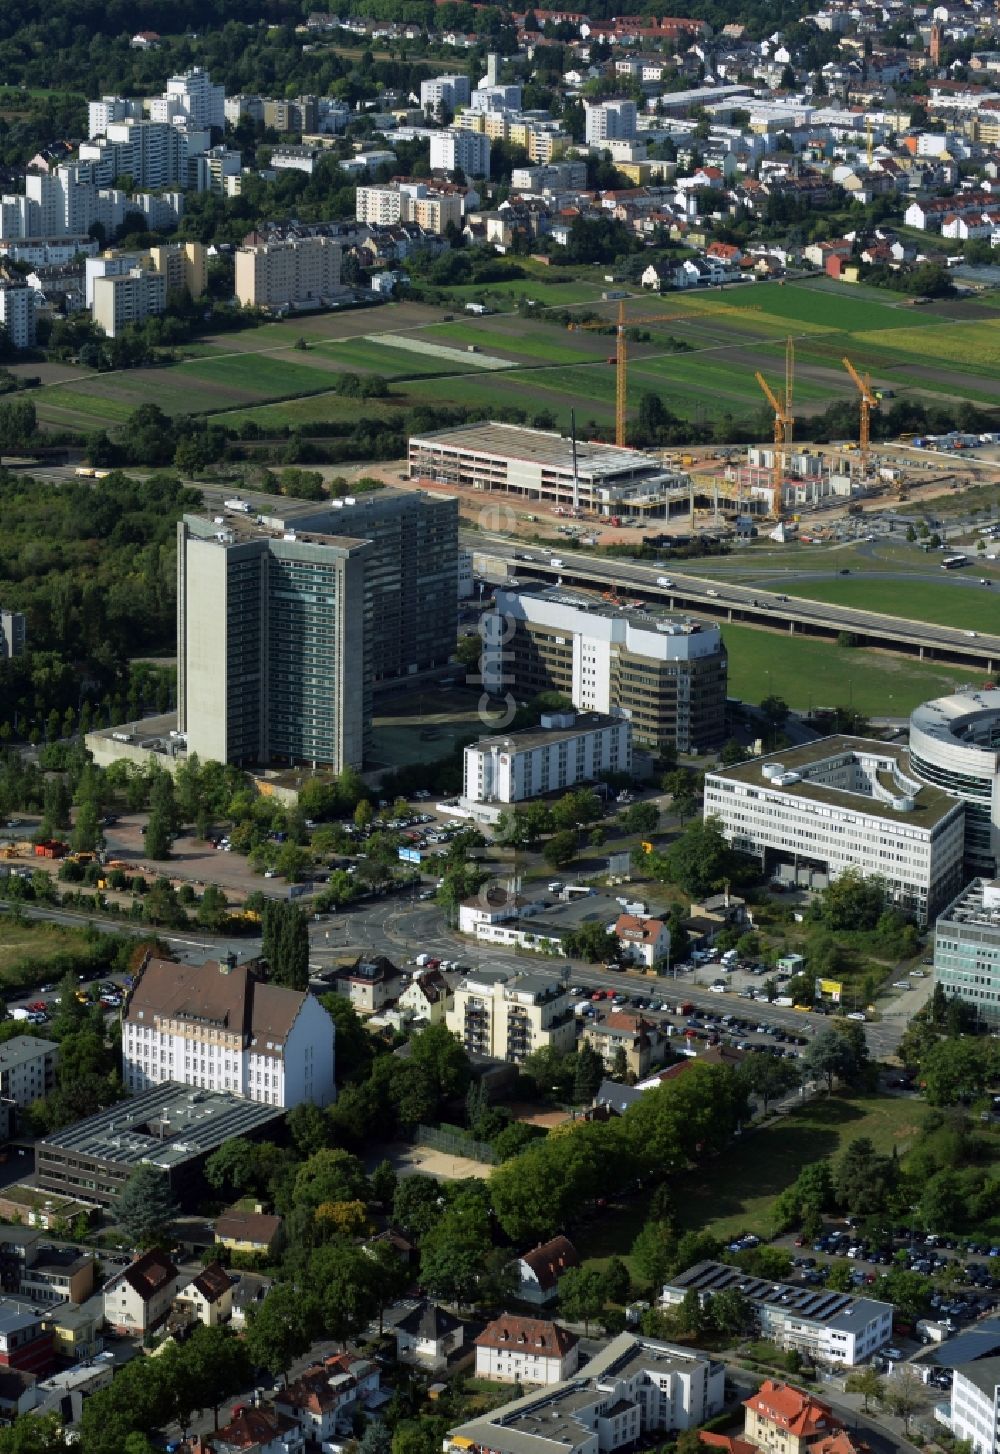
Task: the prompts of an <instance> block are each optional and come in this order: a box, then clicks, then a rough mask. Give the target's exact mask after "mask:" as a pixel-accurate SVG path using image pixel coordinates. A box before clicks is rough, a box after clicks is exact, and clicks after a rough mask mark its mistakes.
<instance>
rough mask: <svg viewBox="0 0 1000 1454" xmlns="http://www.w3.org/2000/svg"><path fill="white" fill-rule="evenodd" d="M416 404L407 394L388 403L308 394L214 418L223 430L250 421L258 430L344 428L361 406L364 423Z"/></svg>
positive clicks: (376, 400)
mask: <svg viewBox="0 0 1000 1454" xmlns="http://www.w3.org/2000/svg"><path fill="white" fill-rule="evenodd" d="M414 403H415V400H413V399H412V398H410V397H409V396H408V395H406V394H395V393H393V394H392V395H391V396H390V397H389V398H387V399H365V400H363V401H359V400H358V399H351V398H348V397H347V396H346V395H344V394H333V393H324V394H307V395H305V396H304V397H303V398H301V399H284V400H282V401H281V402H280V403H277V404H257V405H252V406H250V407H249V408H246V409H233V410H230V411H228V412H227V413H223V414H217V415H215V416H214V417H215V420H216V422H217V423H219V424H221V425H223V426H224V427H226V428H229V427H233V428H235V427H237V426H238V425H240V424H241V423H243V422H244V421H246V420H248V419H249V420H252V421H253V422H254V423H255V424H257V425H259V426H260V428H261V429H263V430H265V431H268V430H271V429H284V428H289V429H295V428H296V427H297V426H298V425H301V424H316V423H330V424H343V423H345V422H349V421H354V422H356V421H357V418H358V409H359V407H360V406H361V405H362V404H363V408H364V417H365V418H366V419H387V418H389V417H390V416H391V415H393V414H398V413H399V412H400V411H401V410H403V409H408V408H411V407H412V406H413V404H414Z"/></svg>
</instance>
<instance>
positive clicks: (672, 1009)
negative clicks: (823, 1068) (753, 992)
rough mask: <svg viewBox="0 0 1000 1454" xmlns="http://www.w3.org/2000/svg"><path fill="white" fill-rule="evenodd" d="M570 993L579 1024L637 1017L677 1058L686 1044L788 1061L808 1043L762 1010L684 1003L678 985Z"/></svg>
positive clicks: (803, 1034) (575, 987)
mask: <svg viewBox="0 0 1000 1454" xmlns="http://www.w3.org/2000/svg"><path fill="white" fill-rule="evenodd" d="M571 993H572V995H573V997H574V999H575V1000H576V1002H577V1003H576V1014H577V1017H578V1018H579V1019H580V1020H581V1021H586V1020H590V1021H594V1022H596V1021H599V1020H601V1019H603V1018H604V1016H605V1015H606V1014H608V1013H609V1012H610V1011H613V1010H617V1011H626V1012H627V1011H632V1012H636V1013H641V1014H642V1015H643V1017H644V1018H645V1019H647V1020H648V1021H650V1022H651V1023H652V1024H653V1025H655V1026H657V1027H658V1028H659V1030H660V1032H661V1034H663V1035H664V1036H665V1037H666V1038H668V1039H669V1040H670V1041H671V1042H672V1046H671V1048H672V1049H673V1050H674V1051H676V1052H677V1053H680V1054H683V1053H685V1051H684V1046H685V1042H686V1043H687V1045H688V1047H689V1048H690V1049H691V1050H697V1049H704V1048H705V1046H706V1045H708V1046H714V1045H732V1046H734V1047H735V1048H736V1049H737V1050H742V1051H760V1052H763V1053H767V1054H771V1055H774V1056H777V1057H779V1058H780V1057H782V1056H784V1057H785V1058H787V1059H789V1060H794V1059H796V1058H797V1057H798V1056H799V1055H800V1054H801V1047H802V1046H803V1045H805V1044H806V1043H807V1041H808V1036H807V1034H806V1030H805V1027H803V1030H802V1032H801V1033H800V1032H798V1031H794V1030H791V1029H788V1028H787V1027H786V1026H783V1025H779V1024H777V1023H776V1022H775V1021H774V1020H772V1019H769V1018H768V1016H767V1014H766V1012H765V1009H766V1007H762V1008H761V1010H760V1013H759V1014H758V1013H753V1012H750V1011H749V1010H747V1009H744V1008H743V1007H742V1006H741V1007H740V1008H739V1009H738V1010H737V1009H736V1008H727V1007H726V1006H724V1005H720V1007H719V1008H718V1009H717V1010H712V1009H707V1008H705V1007H703V1006H702V1007H699V1006H698V1005H696V1004H695V1003H694V1001H693V1000H688V999H686V997H685V995H684V986H683V983H681V984H680V985H677V986H676V987H674V988H672V989H671V990H670V992H669V993H668V992H667V990H666V989H664V990H660V989H657V990H656V991H655V992H653V991H648V992H642V991H640V992H635V993H633V991H632V987H631V986H628V987H627V988H623V989H621V990H613V989H595V990H592V989H590V988H588V987H587V986H585V985H582V984H575V985H572V986H571Z"/></svg>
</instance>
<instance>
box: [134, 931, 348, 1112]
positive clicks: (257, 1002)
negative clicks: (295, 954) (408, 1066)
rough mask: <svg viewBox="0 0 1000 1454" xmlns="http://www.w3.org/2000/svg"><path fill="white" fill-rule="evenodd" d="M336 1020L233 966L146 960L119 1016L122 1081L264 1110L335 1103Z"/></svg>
mask: <svg viewBox="0 0 1000 1454" xmlns="http://www.w3.org/2000/svg"><path fill="white" fill-rule="evenodd" d="M334 1036H335V1026H334V1023H333V1020H332V1019H331V1018H330V1016H329V1015H328V1014H327V1012H326V1010H324V1008H323V1006H322V1005H321V1004H320V1003H319V1001H318V1000H317V999H316V997H315V996H314V995H311V994H308V993H303V992H300V991H298V990H289V989H282V988H281V987H280V986H278V985H271V984H265V983H264V982H263V981H262V980H260V979H259V978H258V977H257V976H256V975H255V973H254V971H253V970H252V968H250V967H248V966H247V965H241V964H235V963H234V962H233V961H232V960H231V959H230V960H222V961H221V962H220V963H215V962H213V961H212V960H208V961H207V962H206V963H205V964H202V965H198V966H197V967H195V966H191V965H187V964H175V963H174V962H173V961H172V960H167V959H155V958H153V957H152V956H150V957H148V958H147V960H146V961H145V963H144V965H143V967H142V969H141V970H140V972H139V975H138V977H137V981H136V985H135V988H134V989H132V990H131V991H130V992H129V995H128V999H127V1001H126V1004H125V1009H124V1011H123V1016H122V1078H123V1079H124V1082H125V1086H126V1089H127V1090H129V1091H131V1092H132V1094H133V1095H134V1094H135V1093H136V1092H141V1091H144V1090H148V1089H149V1088H150V1087H151V1086H155V1085H158V1084H160V1083H162V1082H164V1081H179V1082H180V1083H181V1084H182V1085H191V1086H197V1087H199V1088H200V1089H202V1090H212V1091H228V1092H229V1093H230V1094H233V1095H239V1096H244V1097H245V1098H246V1099H247V1100H252V1101H260V1102H261V1103H263V1104H264V1105H270V1106H285V1107H286V1108H287V1107H291V1106H297V1105H300V1104H302V1103H303V1102H305V1101H308V1102H310V1103H311V1104H312V1105H317V1106H325V1105H329V1104H330V1102H331V1101H333V1100H335V1098H336V1088H335V1083H334Z"/></svg>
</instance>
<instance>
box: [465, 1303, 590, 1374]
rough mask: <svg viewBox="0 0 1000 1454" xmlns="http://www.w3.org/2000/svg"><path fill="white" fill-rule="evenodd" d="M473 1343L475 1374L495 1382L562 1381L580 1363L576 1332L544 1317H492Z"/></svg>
mask: <svg viewBox="0 0 1000 1454" xmlns="http://www.w3.org/2000/svg"><path fill="white" fill-rule="evenodd" d="M475 1347H476V1377H477V1378H490V1379H493V1380H495V1382H497V1383H524V1384H551V1383H562V1382H563V1381H564V1380H565V1379H567V1378H570V1377H571V1376H572V1375H573V1374H574V1373H575V1372H576V1370H577V1368H578V1367H579V1363H580V1340H579V1338H578V1337H577V1336H576V1334H575V1333H571V1332H569V1331H568V1329H566V1328H560V1326H559V1324H558V1323H550V1322H548V1321H547V1320H546V1319H544V1318H520V1317H514V1316H511V1315H510V1314H505V1315H504V1316H503V1317H501V1318H494V1320H493V1322H492V1323H487V1325H486V1327H485V1328H484V1329H483V1331H482V1332H481V1333H480V1334H479V1337H478V1338H477V1339H476V1342H475Z"/></svg>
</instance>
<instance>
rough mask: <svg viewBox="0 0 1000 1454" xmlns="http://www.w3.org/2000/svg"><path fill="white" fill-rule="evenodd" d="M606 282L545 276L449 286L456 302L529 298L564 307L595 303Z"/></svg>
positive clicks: (547, 305) (506, 300) (551, 305)
mask: <svg viewBox="0 0 1000 1454" xmlns="http://www.w3.org/2000/svg"><path fill="white" fill-rule="evenodd" d="M606 287H607V284H606V283H603V282H598V281H597V280H596V279H595V281H594V282H588V281H586V280H581V281H579V282H575V281H574V282H572V283H550V282H548V281H547V280H546V279H545V278H515V279H514V280H513V281H512V282H509V283H462V284H460V285H458V286H456V287H453V288H448V289H447V293H448V296H449V297H450V298H454V299H455V300H456V301H457V302H475V303H479V302H493V301H494V300H496V301H499V302H508V303H514V302H516V300H517V299H518V298H530V299H532V301H533V302H536V303H539V304H541V305H542V306H543V307H548V308H565V307H568V306H572V305H573V304H574V303H596V302H599V301H600V297H601V293H602V292H603V291H604V290H605V288H606Z"/></svg>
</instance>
